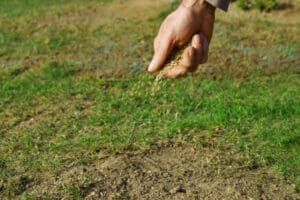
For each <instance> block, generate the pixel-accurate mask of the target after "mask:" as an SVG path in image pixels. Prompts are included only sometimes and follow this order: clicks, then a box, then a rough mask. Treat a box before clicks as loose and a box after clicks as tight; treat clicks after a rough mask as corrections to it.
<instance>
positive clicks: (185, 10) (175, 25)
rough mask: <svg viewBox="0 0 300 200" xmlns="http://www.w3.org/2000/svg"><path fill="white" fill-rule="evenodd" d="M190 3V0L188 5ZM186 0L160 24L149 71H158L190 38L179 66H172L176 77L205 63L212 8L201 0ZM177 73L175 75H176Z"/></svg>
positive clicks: (211, 27)
mask: <svg viewBox="0 0 300 200" xmlns="http://www.w3.org/2000/svg"><path fill="white" fill-rule="evenodd" d="M191 1H193V2H192V3H191ZM191 1H190V0H186V1H183V3H182V4H181V5H180V6H179V7H178V8H177V10H175V11H174V12H173V13H171V14H170V15H169V16H168V17H167V18H166V19H165V21H164V22H163V23H162V25H161V27H160V30H159V32H158V34H157V36H156V38H155V40H154V56H153V59H152V62H151V64H150V65H149V67H148V71H149V72H156V71H159V70H160V69H161V68H162V66H163V65H164V63H165V62H166V60H167V58H168V56H169V55H170V53H171V52H172V50H173V49H174V48H175V47H180V46H182V45H184V44H185V43H187V42H188V41H190V40H191V39H192V45H191V47H190V48H189V49H187V50H186V51H185V52H184V56H183V61H182V63H181V65H180V66H177V67H174V71H173V72H174V73H171V72H170V73H167V74H166V75H167V76H168V74H169V75H170V76H169V77H172V78H176V77H177V76H175V74H178V76H182V75H184V74H186V73H187V72H188V71H195V70H196V69H197V67H198V65H199V64H201V63H205V62H206V61H207V55H208V46H209V42H210V40H211V37H212V33H213V27H214V19H215V8H214V7H213V6H211V5H210V4H208V3H206V2H205V1H204V0H191ZM175 71H177V73H175Z"/></svg>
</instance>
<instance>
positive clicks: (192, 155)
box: [30, 143, 300, 200]
mask: <svg viewBox="0 0 300 200" xmlns="http://www.w3.org/2000/svg"><path fill="white" fill-rule="evenodd" d="M215 149H216V148H215V147H206V148H202V149H199V148H195V147H193V146H192V145H188V144H185V143H167V144H165V143H164V144H161V145H158V146H155V147H152V148H151V150H149V151H147V152H144V153H139V154H120V155H113V156H107V157H105V156H100V157H99V159H98V160H97V161H94V163H91V164H88V165H83V166H80V167H71V168H70V169H69V170H68V171H67V172H63V173H62V174H60V175H57V176H55V177H52V178H50V179H47V181H44V182H42V183H40V184H37V185H35V186H32V187H31V189H30V190H31V192H33V193H35V194H37V195H41V196H44V195H45V194H47V195H50V196H52V197H54V198H55V197H56V198H63V197H67V198H68V195H70V191H71V195H72V194H74V191H77V195H79V196H80V197H82V198H84V199H210V200H211V199H272V200H274V199H300V194H299V193H296V192H295V191H293V189H292V186H291V185H289V184H287V183H285V182H284V181H282V180H280V179H279V178H278V177H277V176H275V175H274V174H272V173H271V172H270V170H269V169H266V168H257V167H255V166H253V165H250V164H249V162H248V160H247V159H246V158H245V157H243V156H242V155H240V154H238V153H235V152H232V151H229V150H215ZM33 188H34V189H33ZM72 191H73V193H72ZM73 197H74V196H73Z"/></svg>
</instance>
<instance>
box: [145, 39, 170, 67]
mask: <svg viewBox="0 0 300 200" xmlns="http://www.w3.org/2000/svg"><path fill="white" fill-rule="evenodd" d="M173 46H174V44H173V42H172V39H171V35H170V34H166V35H164V36H162V37H159V38H156V39H155V41H154V56H153V59H152V61H151V63H150V65H149V67H148V71H149V72H156V71H158V70H160V69H161V68H162V66H163V65H164V63H165V62H166V60H167V58H168V56H169V55H170V53H171V51H172V49H173Z"/></svg>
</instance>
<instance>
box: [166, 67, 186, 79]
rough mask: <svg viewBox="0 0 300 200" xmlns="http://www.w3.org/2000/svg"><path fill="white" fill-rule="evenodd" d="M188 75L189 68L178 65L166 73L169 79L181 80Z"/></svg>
mask: <svg viewBox="0 0 300 200" xmlns="http://www.w3.org/2000/svg"><path fill="white" fill-rule="evenodd" d="M187 73H188V68H186V67H184V66H182V65H178V66H175V67H172V68H171V69H169V70H167V71H166V72H164V74H163V75H164V76H165V77H167V78H173V79H175V78H179V77H182V76H184V75H186V74H187Z"/></svg>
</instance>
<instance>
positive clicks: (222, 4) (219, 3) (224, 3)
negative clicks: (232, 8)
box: [206, 0, 230, 12]
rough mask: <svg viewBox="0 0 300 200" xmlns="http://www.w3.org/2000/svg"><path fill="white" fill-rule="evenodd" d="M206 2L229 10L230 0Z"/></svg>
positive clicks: (207, 0) (209, 0) (208, 0)
mask: <svg viewBox="0 0 300 200" xmlns="http://www.w3.org/2000/svg"><path fill="white" fill-rule="evenodd" d="M206 2H207V3H209V4H211V5H212V6H214V7H217V8H220V9H221V10H223V11H225V12H226V11H227V10H228V7H229V2H230V0H206Z"/></svg>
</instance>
